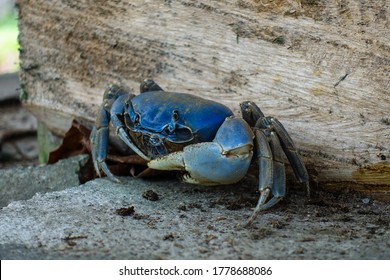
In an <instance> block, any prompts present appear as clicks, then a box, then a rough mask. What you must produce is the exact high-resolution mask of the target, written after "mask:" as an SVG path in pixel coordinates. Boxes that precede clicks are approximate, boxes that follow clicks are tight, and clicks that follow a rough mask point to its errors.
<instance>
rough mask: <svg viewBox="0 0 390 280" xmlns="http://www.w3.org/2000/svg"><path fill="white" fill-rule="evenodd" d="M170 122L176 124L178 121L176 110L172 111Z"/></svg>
mask: <svg viewBox="0 0 390 280" xmlns="http://www.w3.org/2000/svg"><path fill="white" fill-rule="evenodd" d="M172 120H173V121H175V122H177V121H178V120H179V111H178V110H173V111H172Z"/></svg>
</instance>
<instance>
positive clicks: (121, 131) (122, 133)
mask: <svg viewBox="0 0 390 280" xmlns="http://www.w3.org/2000/svg"><path fill="white" fill-rule="evenodd" d="M117 133H118V136H119V137H120V138H121V139H122V141H123V142H125V143H126V145H127V146H129V147H130V149H132V150H133V151H134V152H135V153H136V154H137V155H139V156H140V157H142V158H143V159H144V160H147V161H149V160H150V158H148V157H147V156H146V155H145V154H144V153H143V152H142V151H141V150H140V149H138V147H137V146H136V145H134V144H133V142H132V141H131V140H130V138H129V136H128V135H127V133H126V131H125V130H124V129H123V127H120V128H119V129H118V131H117Z"/></svg>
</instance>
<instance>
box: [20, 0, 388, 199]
mask: <svg viewBox="0 0 390 280" xmlns="http://www.w3.org/2000/svg"><path fill="white" fill-rule="evenodd" d="M17 5H18V9H19V19H20V22H19V26H20V32H21V33H20V44H21V74H20V77H21V81H22V84H23V87H22V88H23V90H24V91H25V94H26V95H27V96H28V98H27V100H26V101H25V104H26V106H28V108H29V109H30V110H31V111H32V112H33V113H34V114H35V115H36V116H37V117H38V119H39V120H40V121H42V122H44V123H45V124H46V125H47V126H48V127H49V128H50V129H51V130H53V131H54V132H56V133H57V134H59V135H63V134H64V133H65V131H66V130H67V129H68V127H69V124H70V122H71V120H72V119H73V118H78V119H79V120H81V121H83V122H84V123H87V124H91V123H92V122H93V120H94V115H95V111H96V109H97V106H98V105H99V104H100V102H101V98H102V94H103V91H104V88H105V86H106V85H107V84H108V83H119V84H122V85H124V86H126V87H127V88H129V89H130V90H131V91H133V92H138V87H139V83H140V82H141V81H142V80H143V79H144V78H147V77H150V78H153V79H154V80H156V81H157V82H158V83H159V84H160V85H161V86H162V87H164V88H165V89H167V90H170V91H182V92H189V93H193V94H196V95H199V96H203V97H206V98H209V99H214V100H218V101H220V102H222V103H224V104H226V105H228V106H230V107H231V108H233V109H234V110H235V111H236V112H237V113H238V104H239V102H240V101H243V100H252V101H255V102H256V103H257V104H258V105H259V106H260V107H261V108H262V110H263V111H264V112H265V113H266V114H267V115H272V116H275V117H277V118H278V119H279V120H280V121H281V122H282V123H283V124H284V125H285V126H286V128H287V129H288V131H289V132H290V134H291V136H292V138H293V139H294V140H295V142H296V145H297V147H298V148H299V150H300V152H301V154H302V155H303V157H304V161H305V163H306V164H307V166H308V169H309V172H310V174H311V176H312V178H313V180H316V181H318V182H326V183H336V185H340V186H342V184H339V182H348V181H349V182H355V183H361V184H362V185H363V186H365V185H367V184H374V185H381V186H385V187H383V188H381V191H380V192H381V194H383V195H384V196H390V194H389V189H390V187H389V186H390V163H389V161H390V160H389V159H390V114H389V109H390V23H389V18H390V17H389V16H390V15H389V13H390V7H389V1H387V0H382V1H368V0H331V1H325V0H301V1H294V0H275V1H268V0H262V1H259V0H238V1H233V0H220V1H205V0H197V1H194V0H179V1H138V0H135V1H113V0H111V1H86V0H84V1H69V0H68V1H66V0H54V1H42V0H41V1H38V0H35V1H34V0H18V1H17ZM379 165H380V166H381V168H380V169H379V171H378V170H377V171H378V172H376V173H374V175H373V174H371V173H370V174H371V175H370V176H365V175H364V174H366V173H367V172H368V171H367V170H371V169H372V168H375V167H376V166H379ZM356 172H360V173H356ZM364 172H366V173H364ZM356 174H357V175H356ZM359 174H360V175H361V176H360V175H359ZM362 174H363V175H362ZM367 174H368V173H367ZM386 186H387V187H386ZM378 189H379V188H378Z"/></svg>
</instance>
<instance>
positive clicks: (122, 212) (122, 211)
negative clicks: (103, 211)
mask: <svg viewBox="0 0 390 280" xmlns="http://www.w3.org/2000/svg"><path fill="white" fill-rule="evenodd" d="M116 213H117V214H118V215H119V216H123V217H125V216H131V215H133V214H134V213H135V210H134V206H129V207H123V208H119V209H116Z"/></svg>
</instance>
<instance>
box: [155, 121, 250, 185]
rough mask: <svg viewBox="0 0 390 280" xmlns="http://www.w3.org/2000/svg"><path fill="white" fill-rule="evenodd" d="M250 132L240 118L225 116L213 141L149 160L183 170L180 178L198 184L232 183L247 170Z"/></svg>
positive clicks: (156, 165) (161, 168)
mask: <svg viewBox="0 0 390 280" xmlns="http://www.w3.org/2000/svg"><path fill="white" fill-rule="evenodd" d="M252 150H253V132H252V130H251V128H250V127H249V125H248V124H247V123H246V122H245V121H244V120H242V119H240V118H227V119H226V120H225V122H224V123H223V124H222V125H221V127H220V128H219V130H218V132H217V134H216V136H215V138H214V140H213V142H202V143H197V144H193V145H189V146H186V147H185V148H184V149H183V151H181V152H175V153H171V154H168V155H166V156H163V157H160V158H157V159H154V160H152V161H150V162H149V163H148V166H149V167H150V168H152V169H159V170H182V171H184V172H185V175H184V176H183V180H184V181H185V182H187V183H192V184H199V185H209V186H210V185H221V184H233V183H236V182H238V181H239V180H241V179H242V178H243V177H244V176H245V174H246V173H247V171H248V168H249V165H250V162H251V159H252V155H253V152H252Z"/></svg>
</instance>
